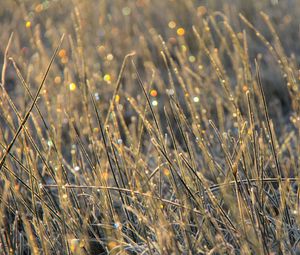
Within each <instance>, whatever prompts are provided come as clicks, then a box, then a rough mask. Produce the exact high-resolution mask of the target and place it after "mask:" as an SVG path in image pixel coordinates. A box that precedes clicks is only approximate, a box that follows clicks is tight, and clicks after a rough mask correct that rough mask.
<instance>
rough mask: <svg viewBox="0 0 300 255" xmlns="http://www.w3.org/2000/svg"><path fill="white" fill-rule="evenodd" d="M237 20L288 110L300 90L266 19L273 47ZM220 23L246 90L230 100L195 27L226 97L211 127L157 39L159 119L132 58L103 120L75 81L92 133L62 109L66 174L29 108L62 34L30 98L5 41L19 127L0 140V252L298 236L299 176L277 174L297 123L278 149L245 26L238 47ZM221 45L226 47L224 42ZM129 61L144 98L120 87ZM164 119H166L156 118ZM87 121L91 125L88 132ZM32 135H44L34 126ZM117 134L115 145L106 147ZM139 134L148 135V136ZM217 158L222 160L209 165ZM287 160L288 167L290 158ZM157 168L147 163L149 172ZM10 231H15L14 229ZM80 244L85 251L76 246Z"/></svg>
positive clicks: (113, 249)
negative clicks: (18, 92)
mask: <svg viewBox="0 0 300 255" xmlns="http://www.w3.org/2000/svg"><path fill="white" fill-rule="evenodd" d="M240 17H241V20H242V21H243V22H244V23H245V24H246V25H247V26H248V27H249V28H250V29H252V30H253V31H254V32H255V33H256V36H257V37H258V38H259V39H260V40H261V41H262V42H263V43H264V45H265V46H266V47H267V48H268V50H269V52H270V53H271V54H272V55H273V57H274V58H275V59H276V60H277V61H278V63H279V66H280V68H281V71H282V73H283V74H284V78H285V79H286V83H287V84H289V87H288V89H289V92H290V98H291V100H292V102H293V110H294V112H295V113H297V112H298V109H299V106H298V95H297V94H296V93H295V91H294V90H293V89H292V88H294V87H295V86H298V85H297V83H296V82H297V81H296V79H295V70H294V69H293V67H292V66H290V65H289V61H288V58H287V57H286V55H285V54H284V50H283V48H282V46H281V44H280V41H279V38H278V36H277V34H276V32H275V29H274V28H273V26H272V24H271V22H270V20H269V19H268V16H267V15H265V14H264V13H262V17H263V19H264V20H265V22H266V24H267V26H268V27H269V29H270V31H271V32H272V34H273V37H274V40H275V42H276V45H275V46H272V45H271V43H270V42H269V41H267V39H266V38H265V37H264V36H263V35H262V34H261V33H260V32H259V31H258V30H257V29H256V28H254V27H253V26H252V25H251V24H250V22H249V21H248V20H246V18H245V17H243V16H242V15H240ZM224 27H225V28H226V29H227V31H228V32H229V34H230V38H231V43H232V44H233V47H234V49H235V51H236V52H237V54H238V56H239V57H240V59H241V63H242V67H243V74H244V78H245V84H246V86H244V87H243V88H242V92H243V93H242V94H241V95H240V96H239V98H235V96H234V94H233V90H232V88H231V85H230V78H229V77H228V75H227V74H226V71H225V69H224V67H223V66H222V63H220V59H219V58H218V56H216V55H215V54H213V53H212V52H211V50H210V49H209V48H208V47H207V46H206V42H205V40H204V39H203V36H202V35H200V34H199V32H198V31H197V29H196V28H195V27H194V28H193V32H194V35H195V37H196V38H197V40H198V43H199V49H201V50H202V51H203V52H204V53H205V55H206V57H207V58H208V59H209V61H210V63H211V66H212V67H213V70H214V71H215V73H216V75H217V77H218V80H219V83H220V85H221V87H222V88H223V92H224V93H225V95H226V98H225V99H224V98H220V100H224V102H223V104H224V105H222V104H219V106H218V108H217V109H216V110H217V115H218V120H217V121H218V122H220V123H215V122H216V121H213V120H211V119H208V118H207V117H206V116H205V114H203V113H202V112H201V111H200V112H199V111H198V110H197V109H196V108H195V105H194V104H193V102H192V100H191V91H192V90H191V88H190V86H191V84H186V82H185V79H184V77H183V76H181V74H180V71H178V65H177V63H176V62H175V61H174V60H173V58H172V57H171V53H170V51H169V49H168V48H167V47H166V44H165V43H164V41H163V39H162V38H161V37H158V38H159V40H160V41H161V45H162V51H161V57H162V59H163V60H164V63H165V65H166V69H167V73H168V78H169V83H170V86H171V90H172V91H173V92H174V93H171V94H168V95H167V97H168V106H164V107H163V109H162V112H163V114H162V113H161V112H159V111H158V109H157V108H154V107H153V106H152V104H151V99H150V98H149V96H148V92H147V91H148V90H149V87H150V86H151V85H152V83H153V81H151V82H150V83H149V84H144V82H143V79H142V77H141V75H140V73H139V70H138V67H137V66H136V64H135V61H134V58H135V53H130V54H128V55H126V56H125V58H124V60H123V63H122V66H121V69H120V72H119V76H118V79H117V81H116V86H115V91H114V93H113V96H112V99H111V100H110V103H109V107H108V110H107V112H106V116H105V115H104V112H103V111H102V112H101V111H99V108H100V105H99V102H98V101H97V100H95V98H94V93H93V88H92V87H91V86H90V84H89V80H88V79H87V78H85V79H84V80H83V82H82V86H83V88H82V91H83V110H84V111H85V112H87V113H88V115H87V120H88V122H87V126H88V128H89V130H90V135H91V136H90V140H89V142H90V144H89V145H88V146H87V145H86V141H85V140H84V138H83V137H82V134H81V130H80V128H79V127H78V123H77V122H76V118H74V117H73V116H72V115H70V113H67V112H65V115H66V116H67V119H68V123H69V126H70V129H71V130H70V132H72V133H73V134H74V137H75V141H76V144H77V147H76V148H77V150H78V157H77V158H76V159H75V161H76V165H80V169H81V173H80V174H79V173H75V172H74V171H73V167H72V164H70V162H68V160H66V159H64V157H63V154H62V153H61V149H62V148H63V145H62V144H61V142H60V141H57V138H56V137H57V136H56V134H55V130H53V129H52V128H51V127H49V126H48V124H47V121H46V119H45V118H44V116H43V114H42V110H41V109H40V108H39V106H38V104H37V101H38V99H39V97H40V92H41V91H42V89H43V86H44V83H45V81H46V79H47V76H48V74H49V71H50V68H51V65H52V64H53V63H54V60H55V57H56V55H57V52H58V50H59V48H60V46H61V44H62V42H63V37H62V38H61V40H60V42H59V46H58V47H57V48H56V50H55V52H54V54H53V56H52V58H51V60H50V63H49V65H48V68H47V70H46V72H45V75H44V76H43V79H42V82H41V83H40V86H39V88H38V90H37V92H36V94H35V96H33V95H32V93H31V92H30V89H29V87H28V84H27V83H26V81H25V79H24V78H23V76H22V74H21V71H20V70H19V69H18V67H17V64H16V63H15V61H14V59H13V58H8V50H9V47H10V44H11V41H12V38H13V37H12V36H11V38H10V39H9V43H8V46H7V49H6V52H5V56H4V65H3V70H2V82H1V83H2V84H1V86H2V91H3V94H2V102H6V103H7V104H8V105H9V106H10V107H11V109H13V112H14V113H15V115H16V116H17V119H18V123H19V125H18V128H17V129H15V128H14V127H13V125H9V126H8V128H10V131H11V133H12V134H13V135H12V139H11V142H9V143H8V142H6V139H3V140H2V141H1V147H2V148H3V149H4V153H3V155H2V158H1V161H0V169H1V178H2V182H3V184H4V186H3V188H2V190H3V192H2V193H1V211H0V212H1V215H6V217H4V218H1V220H0V224H1V227H2V233H1V248H2V249H3V254H10V252H11V251H13V250H15V251H16V250H18V251H22V252H25V251H26V252H28V251H29V250H30V252H31V253H32V254H40V253H41V252H43V253H44V254H52V253H56V254H58V253H59V252H62V251H63V252H62V253H67V254H71V253H72V252H73V247H71V246H72V244H70V240H73V239H75V238H78V239H83V240H88V239H91V238H94V239H95V240H97V241H98V242H99V244H101V245H102V246H103V252H105V251H106V252H110V253H111V254H117V253H119V254H122V252H123V253H124V252H127V253H135V254H142V253H143V254H171V253H172V252H175V253H186V254H188V253H190V254H199V253H200V254H201V253H203V254H205V253H209V254H214V253H220V254H222V253H228V254H233V253H241V254H249V253H254V254H270V253H271V252H278V253H280V252H281V253H285V252H287V251H290V252H296V249H297V246H298V243H299V238H300V235H299V230H298V218H297V214H298V205H299V199H298V189H297V183H298V177H297V176H294V177H290V176H289V173H288V171H287V170H286V169H282V166H281V160H282V159H283V156H284V153H285V152H286V150H288V149H289V148H290V147H291V146H292V142H291V141H292V140H293V136H294V135H295V133H296V132H299V127H298V126H296V131H294V130H293V131H292V132H291V133H290V134H287V135H285V137H284V138H285V139H284V140H283V143H282V144H281V146H279V142H278V140H277V137H276V134H275V131H274V125H273V122H272V120H271V119H270V117H269V115H268V109H267V103H266V99H265V96H264V91H263V86H262V81H261V77H260V70H259V64H258V62H255V77H253V75H252V72H251V64H250V63H251V62H250V60H249V57H248V52H247V49H248V46H247V38H246V33H245V32H244V33H243V44H241V43H240V40H239V39H238V37H237V35H236V34H235V32H234V31H233V29H232V28H231V27H230V25H229V24H228V23H227V22H226V21H225V22H224ZM216 28H217V27H216ZM216 31H217V32H220V31H219V30H217V29H216ZM222 40H223V41H224V45H225V48H226V47H227V48H228V49H227V50H228V52H230V47H229V45H228V43H227V42H226V39H225V37H224V38H222ZM179 59H180V56H179ZM8 60H9V61H11V62H12V64H13V66H14V68H15V71H16V73H17V76H18V77H19V79H20V81H21V84H22V85H23V87H24V89H25V90H26V91H27V93H28V94H29V97H30V99H31V101H32V102H31V104H30V106H29V108H28V110H27V112H26V113H25V115H24V117H22V115H21V114H20V112H19V111H18V110H17V107H16V106H15V105H14V102H13V100H12V99H11V98H10V96H9V94H8V93H7V92H6V90H5V72H6V67H7V61H8ZM233 61H234V60H233ZM181 62H183V61H181ZM127 65H130V66H131V67H132V68H133V72H134V74H135V76H136V79H137V83H138V86H139V89H140V91H141V93H142V94H143V97H144V102H143V100H142V99H141V100H140V101H139V102H137V100H136V99H135V98H134V97H132V96H131V95H129V94H127V93H126V91H125V90H122V87H121V84H122V77H123V74H124V72H125V70H126V66H127ZM185 70H186V71H187V72H188V73H189V74H190V75H191V76H192V77H194V78H195V79H196V80H197V79H199V75H198V74H197V73H196V72H194V71H193V70H192V69H190V68H189V67H188V66H185ZM153 76H154V74H153ZM174 79H176V80H177V81H178V86H179V87H180V89H181V90H182V92H183V94H184V102H182V99H181V98H179V97H178V96H177V93H176V92H177V91H178V88H177V87H176V85H175V81H174ZM121 93H123V94H124V96H125V97H126V99H127V104H129V105H130V106H131V107H132V108H133V109H134V110H135V112H136V115H137V117H136V119H135V120H133V124H132V123H131V124H132V125H135V128H136V130H137V134H136V138H134V135H133V134H132V132H131V131H130V129H129V128H128V125H127V123H126V120H125V119H124V116H122V112H121V111H120V110H119V108H118V105H117V103H116V96H117V95H119V94H121ZM256 103H257V104H256ZM182 104H184V105H185V107H186V109H187V111H188V114H186V109H184V107H182ZM241 104H242V107H241ZM166 105H167V104H166ZM207 107H208V106H207ZM222 107H224V108H225V107H226V110H227V111H228V112H229V113H227V114H232V113H234V115H235V118H236V121H235V123H236V124H235V129H234V132H232V133H229V132H228V133H225V132H223V133H221V132H220V131H219V129H223V131H224V126H225V125H224V123H225V121H226V120H225V119H226V117H227V116H225V115H224V109H223V108H222ZM34 108H35V109H36V112H37V115H38V117H39V118H40V119H41V121H42V124H41V126H39V124H38V122H37V118H36V117H37V116H35V115H34V113H33V109H34ZM4 111H5V109H4ZM222 113H223V114H222ZM187 115H188V116H187ZM7 116H9V114H8V115H7ZM93 116H94V117H93ZM103 116H105V118H103ZM162 116H164V118H165V120H162V119H161V118H162ZM30 118H31V119H32V122H33V123H34V125H36V127H39V129H42V128H44V129H45V130H46V133H47V136H48V140H49V141H50V143H51V152H50V153H51V155H52V156H53V159H52V161H54V162H55V163H56V167H53V164H50V162H49V158H48V157H49V156H50V153H45V152H44V151H43V150H42V149H43V148H44V147H43V146H41V145H40V144H39V143H37V142H35V139H34V137H33V136H32V134H31V132H30V130H29V125H27V122H28V121H29V119H30ZM134 121H135V122H134ZM222 121H223V123H222ZM8 123H9V122H8ZM163 125H165V127H166V129H167V132H165V131H164V130H163V128H164V127H163ZM94 126H97V128H98V130H99V132H97V133H96V134H95V132H94V131H93V130H94V128H93V127H94ZM217 126H219V129H218V127H217ZM222 126H223V128H222ZM37 132H38V134H39V135H40V136H41V137H42V135H41V133H40V132H41V131H39V130H37ZM120 137H122V138H123V139H122V143H118V142H116V141H117V140H118V138H120ZM146 137H149V139H148V140H147V141H145V138H146ZM178 137H180V138H178ZM214 139H215V144H213V140H214ZM18 140H20V141H22V143H21V145H20V146H22V147H23V149H22V150H23V157H24V159H22V160H21V159H20V158H18V157H17V156H16V154H15V153H13V148H15V147H16V146H18V143H17V142H18ZM179 140H180V141H179ZM287 148H288V149H287ZM149 152H150V153H149ZM34 154H36V155H37V156H36V157H38V158H39V161H40V162H41V164H42V165H43V174H41V172H40V171H38V169H37V167H36V162H35V161H36V160H37V159H35V158H34ZM147 154H149V155H150V156H149V155H147ZM153 158H155V159H153ZM220 158H222V159H223V161H222V162H223V163H222V164H220V163H218V162H220ZM8 159H10V160H11V161H8ZM72 160H73V161H74V159H72ZM147 160H148V162H147ZM23 161H24V162H26V163H23ZM294 161H295V162H294V165H295V166H297V162H296V161H297V159H295V158H294ZM155 164H156V167H154V168H153V167H150V166H151V165H155ZM16 166H18V168H20V169H21V170H22V171H24V173H26V174H25V176H26V177H27V180H25V181H24V180H23V179H24V173H23V174H22V176H23V178H22V176H20V175H18V173H17V172H16V171H14V170H13V169H15V167H16ZM46 176H47V179H48V180H49V179H51V181H52V184H49V181H48V180H46ZM86 209H88V210H86ZM294 211H296V212H294ZM9 220H11V222H10V224H11V223H13V224H11V226H12V227H9V228H8V227H7V226H6V223H7V222H8V221H9ZM20 223H21V229H20V226H19V224H20ZM13 233H17V234H16V235H15V236H13ZM11 236H13V238H12V237H11ZM57 244H60V246H58V245H57ZM80 248H82V250H84V252H86V253H88V254H89V253H91V254H92V251H90V250H89V247H88V246H85V244H84V243H83V244H82V247H80Z"/></svg>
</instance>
